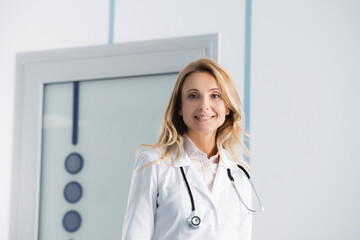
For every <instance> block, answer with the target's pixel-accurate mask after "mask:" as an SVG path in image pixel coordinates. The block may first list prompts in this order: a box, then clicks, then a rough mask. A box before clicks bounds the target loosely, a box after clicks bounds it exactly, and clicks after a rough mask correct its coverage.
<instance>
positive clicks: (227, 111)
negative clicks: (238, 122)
mask: <svg viewBox="0 0 360 240" xmlns="http://www.w3.org/2000/svg"><path fill="white" fill-rule="evenodd" d="M229 114H230V108H229V107H227V108H226V112H225V115H226V116H228V115H229Z"/></svg>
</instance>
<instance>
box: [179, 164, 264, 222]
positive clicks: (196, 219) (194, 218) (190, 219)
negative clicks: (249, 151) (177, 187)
mask: <svg viewBox="0 0 360 240" xmlns="http://www.w3.org/2000/svg"><path fill="white" fill-rule="evenodd" d="M237 166H238V167H239V168H240V169H241V170H242V172H243V173H244V174H245V175H246V177H247V178H248V179H249V182H250V184H251V187H252V189H253V191H254V193H255V196H256V198H257V201H258V203H259V209H251V208H249V207H248V206H247V205H246V204H245V202H244V201H243V199H242V197H241V195H240V193H239V191H238V190H237V188H236V186H235V181H234V178H233V176H232V175H231V171H230V168H228V169H227V174H228V177H229V179H230V181H231V184H232V186H233V187H234V189H235V192H236V194H237V195H238V197H239V199H240V201H241V202H242V204H244V206H245V207H246V209H247V210H249V213H251V214H256V213H260V212H262V211H264V208H263V207H262V205H261V202H260V199H259V196H258V194H257V192H256V190H255V187H254V184H253V183H252V181H251V180H250V174H249V173H248V172H247V171H246V170H245V169H244V168H243V167H242V166H240V165H237ZM180 170H181V174H182V176H183V178H184V181H185V184H186V187H187V190H188V192H189V196H190V201H191V215H190V216H189V217H188V219H187V222H188V224H189V226H190V227H191V228H194V229H197V228H199V227H200V225H201V219H200V217H199V216H197V215H196V213H195V203H194V198H193V195H192V192H191V189H190V186H189V183H188V181H187V178H186V176H185V172H184V169H183V167H180Z"/></svg>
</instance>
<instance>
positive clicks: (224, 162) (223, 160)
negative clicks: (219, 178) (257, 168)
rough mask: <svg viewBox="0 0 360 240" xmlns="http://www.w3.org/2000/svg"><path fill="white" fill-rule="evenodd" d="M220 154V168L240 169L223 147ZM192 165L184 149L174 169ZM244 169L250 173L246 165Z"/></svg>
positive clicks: (244, 164)
mask: <svg viewBox="0 0 360 240" xmlns="http://www.w3.org/2000/svg"><path fill="white" fill-rule="evenodd" d="M219 154H220V161H219V167H224V168H230V169H231V170H238V169H239V168H238V166H237V163H236V162H235V161H234V160H232V157H231V155H230V153H229V152H228V151H227V150H226V149H224V148H223V147H221V149H220V150H219ZM175 156H176V153H175V154H174V157H175ZM190 164H191V160H190V158H189V156H188V154H187V152H186V151H185V149H184V148H183V151H182V155H181V158H180V159H179V161H177V162H176V163H175V165H174V167H184V166H190ZM243 167H245V169H247V170H248V171H249V169H250V168H249V166H248V165H247V164H246V163H243Z"/></svg>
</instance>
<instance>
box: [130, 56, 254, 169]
mask: <svg viewBox="0 0 360 240" xmlns="http://www.w3.org/2000/svg"><path fill="white" fill-rule="evenodd" d="M195 72H206V73H209V74H211V75H212V76H213V77H214V78H215V80H216V83H217V85H218V87H219V89H220V91H221V96H222V99H223V101H224V103H225V105H226V107H228V108H229V109H230V114H229V115H228V116H226V118H225V122H224V124H223V125H222V126H220V127H219V128H218V130H217V133H216V146H217V149H221V146H222V147H223V148H224V149H226V150H227V151H228V152H229V153H230V155H231V157H232V158H233V160H234V161H235V162H236V163H237V164H239V165H241V166H243V167H245V168H246V169H247V170H250V169H249V167H248V166H247V164H246V163H245V162H244V161H243V155H244V154H246V155H247V156H249V155H250V153H249V150H248V149H247V147H246V146H245V144H244V142H243V136H244V135H245V136H248V137H249V135H248V134H247V133H246V132H245V130H244V123H245V121H244V120H245V119H244V113H243V109H242V104H241V101H240V97H239V94H238V92H237V91H236V87H235V84H234V82H233V80H232V79H231V77H230V76H229V74H228V73H227V72H226V71H225V69H223V68H222V67H221V66H220V65H219V64H217V63H216V62H214V61H212V60H210V59H207V58H201V59H198V60H196V61H194V62H191V63H189V64H188V65H187V66H186V67H185V68H184V69H183V70H182V71H181V72H180V73H179V75H178V77H177V80H176V82H175V85H174V88H173V91H172V93H171V96H170V100H169V103H168V106H167V108H166V110H165V113H164V116H163V119H162V124H161V128H160V135H159V138H158V140H157V141H156V143H155V144H141V145H140V146H139V147H138V149H137V151H136V154H138V151H139V149H140V148H141V147H143V146H148V147H151V149H155V148H157V149H160V150H161V158H160V159H158V160H156V161H153V162H151V163H149V164H147V165H145V166H143V167H141V168H140V169H142V168H144V167H147V166H149V165H151V164H153V163H155V162H158V161H162V160H164V162H165V163H166V164H168V163H167V162H166V161H165V159H166V157H167V156H169V155H170V156H172V155H173V154H174V153H175V152H176V157H175V159H174V160H173V162H172V164H170V165H175V164H176V162H177V161H178V160H179V159H180V158H181V156H182V153H183V145H184V137H183V136H184V134H185V133H186V130H187V127H186V125H185V123H184V121H183V119H182V116H180V115H179V110H180V108H181V90H182V87H183V85H184V82H185V80H186V79H187V77H188V76H189V75H190V74H192V73H195ZM237 146H239V147H240V149H239V147H237ZM238 150H240V152H239V151H238ZM220 159H221V158H220ZM168 165H169V164H168Z"/></svg>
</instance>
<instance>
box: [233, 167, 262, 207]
mask: <svg viewBox="0 0 360 240" xmlns="http://www.w3.org/2000/svg"><path fill="white" fill-rule="evenodd" d="M237 166H238V167H239V168H240V169H241V170H242V172H243V173H244V174H245V175H246V177H247V178H248V179H249V182H250V184H251V188H252V189H253V190H254V193H255V196H256V199H257V201H258V203H259V206H260V208H259V209H251V208H249V207H248V206H247V205H246V204H245V202H244V201H243V199H242V197H241V195H240V193H239V191H238V189H237V187H236V186H235V181H234V178H233V176H232V175H231V170H230V168H228V169H227V174H228V177H229V179H230V181H231V185H232V186H233V187H234V189H235V192H236V194H237V195H238V197H239V199H240V201H241V202H242V204H244V206H245V208H246V209H247V210H248V211H249V213H250V214H257V213H260V212H262V211H264V210H265V209H264V207H263V206H262V204H261V201H260V198H259V195H258V194H257V192H256V189H255V186H254V184H253V182H252V181H251V179H250V174H249V173H248V172H247V171H246V170H245V169H244V168H243V167H242V166H240V165H237Z"/></svg>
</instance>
